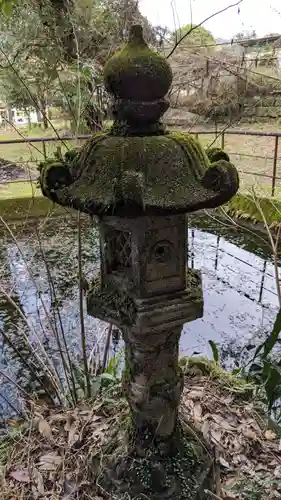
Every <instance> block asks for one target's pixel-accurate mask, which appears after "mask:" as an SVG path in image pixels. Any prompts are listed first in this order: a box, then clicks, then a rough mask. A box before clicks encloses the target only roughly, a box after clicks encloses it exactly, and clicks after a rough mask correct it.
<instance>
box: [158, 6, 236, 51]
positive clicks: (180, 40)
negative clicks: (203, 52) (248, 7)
mask: <svg viewBox="0 0 281 500" xmlns="http://www.w3.org/2000/svg"><path fill="white" fill-rule="evenodd" d="M241 2H243V0H239V1H238V2H236V3H233V4H231V5H228V6H227V7H225V8H224V9H221V10H219V11H218V12H215V13H214V14H211V16H209V17H206V19H204V20H203V21H202V22H201V23H199V24H196V25H195V26H192V27H191V28H190V30H189V31H188V32H187V33H185V34H184V35H183V36H182V37H181V38H180V39H179V40H178V41H176V43H175V45H174V47H173V48H172V50H171V52H170V53H169V54H168V55H167V59H168V58H169V57H171V55H172V54H173V53H174V52H175V50H176V48H177V47H178V46H179V44H180V43H181V42H182V41H183V40H184V39H185V38H186V37H187V36H188V35H190V33H191V32H192V31H194V30H196V29H197V28H199V27H200V26H202V24H204V23H206V22H207V21H209V20H210V19H212V18H213V17H215V16H218V15H219V14H222V13H223V12H225V11H226V10H228V9H231V8H232V7H236V6H237V5H239V4H240V3H241Z"/></svg>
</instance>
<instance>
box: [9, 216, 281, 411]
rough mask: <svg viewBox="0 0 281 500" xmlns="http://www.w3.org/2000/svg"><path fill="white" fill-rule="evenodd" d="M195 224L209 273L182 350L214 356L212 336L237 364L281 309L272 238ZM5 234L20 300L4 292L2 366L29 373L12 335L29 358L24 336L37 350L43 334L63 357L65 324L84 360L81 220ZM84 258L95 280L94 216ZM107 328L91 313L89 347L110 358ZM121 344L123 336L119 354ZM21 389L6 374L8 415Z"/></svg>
mask: <svg viewBox="0 0 281 500" xmlns="http://www.w3.org/2000/svg"><path fill="white" fill-rule="evenodd" d="M189 225H190V227H189V230H188V257H189V266H191V267H193V268H196V269H200V270H201V271H202V277H203V288H204V317H203V318H202V319H199V320H196V321H194V322H192V323H189V324H186V325H184V326H183V332H182V337H181V343H180V352H181V354H187V355H191V354H200V355H201V354H203V355H207V356H209V357H210V356H211V352H210V347H209V344H208V341H209V340H214V341H215V342H216V343H218V344H219V346H220V351H221V357H222V361H223V363H224V364H225V365H228V366H231V367H233V366H235V364H237V363H238V362H239V360H240V359H241V358H243V357H244V358H245V357H247V353H248V350H249V348H250V346H253V345H257V344H258V343H259V342H260V341H261V339H263V338H264V337H265V335H266V334H267V333H268V332H269V331H270V329H271V328H272V324H273V321H274V319H275V316H276V313H277V310H278V298H277V294H276V287H275V278H274V267H273V262H272V258H271V254H270V248H269V245H268V244H267V242H266V237H261V236H259V235H257V234H256V235H255V234H254V233H249V232H247V231H244V230H242V229H239V230H237V229H236V230H234V229H233V228H230V227H226V226H224V225H222V224H221V223H220V222H217V221H215V220H214V219H212V218H209V217H208V218H207V219H206V218H196V219H195V218H192V219H191V221H190V224H189ZM0 238H1V246H0V269H1V287H2V289H4V290H5V292H6V293H7V294H9V295H10V296H11V298H12V301H13V303H11V301H10V299H9V298H8V297H7V296H3V294H1V296H0V332H3V333H4V336H5V339H3V335H2V336H1V335H0V337H1V340H0V371H1V372H4V373H5V374H6V375H8V376H10V377H15V376H16V377H17V378H18V380H21V377H26V373H25V370H24V367H23V366H22V363H21V362H19V360H18V356H15V355H13V354H12V353H11V349H10V347H9V345H8V343H9V342H8V340H7V339H12V340H13V342H15V343H16V345H17V346H18V349H19V351H20V352H21V353H22V354H23V356H25V357H26V358H27V357H28V353H27V352H25V346H24V342H22V338H23V335H24V334H26V335H27V336H28V338H29V340H30V343H31V345H33V346H34V348H35V349H36V346H37V345H38V337H37V336H38V335H39V337H40V339H41V340H42V344H43V345H44V347H45V349H46V350H47V351H48V352H49V353H50V356H51V355H52V356H53V357H55V358H56V357H57V360H59V355H58V347H57V344H56V343H55V342H54V330H57V329H58V328H60V324H61V325H62V326H63V330H64V333H65V338H66V339H67V343H68V345H69V348H70V350H71V352H72V356H73V357H74V358H76V359H77V360H79V359H81V342H80V326H79V325H80V319H79V318H80V317H79V294H78V246H77V223H76V220H75V219H74V218H73V217H68V218H60V219H49V220H48V219H45V220H42V221H37V222H36V223H34V222H33V223H30V222H29V223H27V222H26V223H23V224H14V225H10V231H8V229H7V228H6V229H5V228H4V229H3V231H2V232H1V235H0ZM263 238H264V239H263ZM43 255H44V258H43ZM82 261H83V273H84V275H85V278H86V279H91V278H92V277H93V276H94V275H95V274H96V273H97V272H98V269H99V245H98V233H97V230H96V229H95V227H94V226H93V225H92V224H91V223H90V222H83V225H82ZM45 262H47V266H46V264H45ZM280 265H281V263H280ZM51 283H53V284H54V285H53V287H52V284H51ZM50 290H51V291H50ZM54 303H56V304H58V306H59V312H60V314H59V315H58V313H57V312H56V311H57V308H56V307H53V306H54ZM24 317H25V318H27V320H25V319H24ZM27 323H28V325H27ZM54 325H57V326H54ZM106 327H107V325H106V324H104V323H102V322H100V321H98V320H96V319H95V318H91V317H89V316H87V314H86V315H85V329H86V334H87V343H88V352H89V353H90V352H91V351H92V350H93V353H92V354H94V356H98V355H99V356H100V357H102V352H103V346H104V342H105V338H106ZM120 346H121V342H119V344H118V345H117V346H116V342H115V344H113V345H112V348H111V353H113V352H114V351H115V350H116V349H118V348H119V347H120ZM58 363H59V361H58ZM0 380H1V376H0ZM14 392H15V391H14V388H13V386H11V384H10V383H9V382H7V380H6V381H5V382H4V379H3V377H2V380H1V390H0V393H1V395H2V396H1V395H0V405H1V406H0V413H1V410H2V412H4V413H5V412H7V401H6V399H7V400H9V401H11V398H13V399H14V398H16V396H15V395H14V396H12V395H13V394H14ZM8 396H9V397H8ZM1 398H2V399H1Z"/></svg>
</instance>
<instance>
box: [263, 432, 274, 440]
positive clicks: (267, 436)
mask: <svg viewBox="0 0 281 500" xmlns="http://www.w3.org/2000/svg"><path fill="white" fill-rule="evenodd" d="M264 437H265V439H267V440H268V441H273V440H274V439H275V438H276V434H275V433H274V432H272V431H271V430H270V429H268V430H267V431H266V432H265V433H264Z"/></svg>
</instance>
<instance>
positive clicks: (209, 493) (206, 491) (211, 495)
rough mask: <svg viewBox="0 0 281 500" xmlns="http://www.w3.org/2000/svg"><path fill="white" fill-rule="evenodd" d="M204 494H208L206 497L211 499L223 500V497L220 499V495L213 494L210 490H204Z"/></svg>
mask: <svg viewBox="0 0 281 500" xmlns="http://www.w3.org/2000/svg"><path fill="white" fill-rule="evenodd" d="M204 493H206V495H209V497H211V498H215V500H223V499H222V497H218V495H216V494H215V493H212V491H210V490H204Z"/></svg>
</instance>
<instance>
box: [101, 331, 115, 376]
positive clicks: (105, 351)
mask: <svg viewBox="0 0 281 500" xmlns="http://www.w3.org/2000/svg"><path fill="white" fill-rule="evenodd" d="M112 328H113V324H112V323H110V325H109V327H108V330H107V337H106V344H105V348H104V354H103V362H102V370H101V372H102V373H103V372H104V370H105V367H106V362H107V357H108V351H109V346H110V338H111V334H112Z"/></svg>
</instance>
